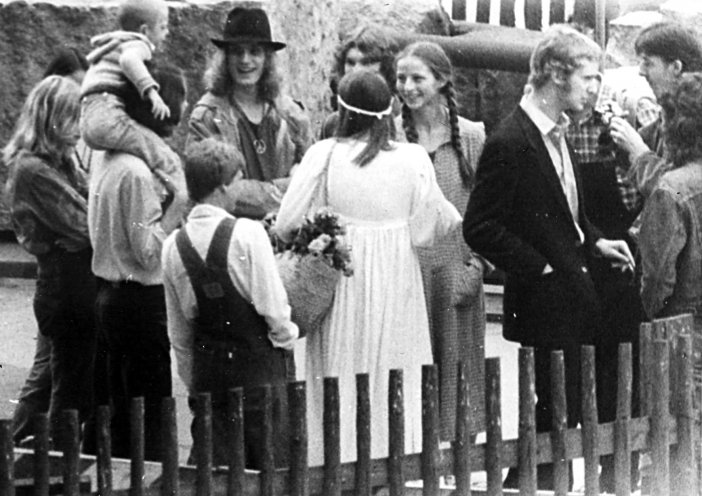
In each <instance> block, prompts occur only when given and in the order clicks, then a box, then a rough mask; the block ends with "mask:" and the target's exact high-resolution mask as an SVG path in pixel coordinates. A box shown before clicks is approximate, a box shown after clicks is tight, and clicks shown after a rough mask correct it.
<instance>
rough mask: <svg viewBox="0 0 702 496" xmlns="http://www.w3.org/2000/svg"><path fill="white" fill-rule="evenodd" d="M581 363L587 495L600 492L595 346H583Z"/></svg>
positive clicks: (590, 495) (592, 495)
mask: <svg viewBox="0 0 702 496" xmlns="http://www.w3.org/2000/svg"><path fill="white" fill-rule="evenodd" d="M580 356H581V359H580V364H581V367H582V369H581V370H582V374H581V378H582V387H581V391H580V397H581V400H582V405H581V408H582V410H581V411H582V424H583V430H582V437H583V457H584V458H585V495H586V496H596V495H598V494H600V476H599V472H598V470H599V464H600V458H599V456H597V428H598V418H597V386H596V375H595V347H594V346H583V347H581V355H580Z"/></svg>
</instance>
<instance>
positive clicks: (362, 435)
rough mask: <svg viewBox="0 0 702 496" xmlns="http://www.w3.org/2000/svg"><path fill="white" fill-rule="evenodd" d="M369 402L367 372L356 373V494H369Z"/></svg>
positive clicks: (366, 495)
mask: <svg viewBox="0 0 702 496" xmlns="http://www.w3.org/2000/svg"><path fill="white" fill-rule="evenodd" d="M370 423H371V404H370V395H369V381H368V374H358V375H356V481H355V486H356V490H355V494H356V496H370V493H371V485H370V475H371V425H370Z"/></svg>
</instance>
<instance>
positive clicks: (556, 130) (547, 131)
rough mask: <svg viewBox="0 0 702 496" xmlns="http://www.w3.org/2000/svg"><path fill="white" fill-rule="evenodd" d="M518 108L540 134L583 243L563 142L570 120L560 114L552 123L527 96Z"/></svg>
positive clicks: (572, 173)
mask: <svg viewBox="0 0 702 496" xmlns="http://www.w3.org/2000/svg"><path fill="white" fill-rule="evenodd" d="M519 106H520V107H521V108H522V110H524V112H525V113H526V114H527V116H528V117H529V119H531V121H532V122H533V123H534V125H536V127H537V128H538V129H539V132H540V133H541V139H542V140H543V142H544V145H546V149H547V150H548V155H549V157H551V162H552V163H553V167H554V168H555V169H556V174H558V178H559V179H560V182H561V187H562V188H563V193H564V194H565V197H566V200H567V202H568V207H569V209H570V213H571V216H572V217H573V224H575V229H576V230H577V231H578V236H579V237H580V242H584V241H585V234H584V233H583V231H582V229H580V225H579V224H578V218H579V208H580V206H579V205H578V187H577V184H576V182H575V171H574V170H573V161H572V160H571V158H570V152H569V151H568V146H567V144H566V140H565V130H566V129H567V128H568V124H569V123H570V119H569V118H568V116H567V115H566V114H563V113H562V114H561V115H560V117H559V119H558V122H554V121H553V120H552V119H551V118H550V117H549V116H547V115H546V114H545V113H543V112H542V111H541V109H540V108H539V107H537V106H536V105H535V104H534V102H532V101H531V99H530V98H529V96H528V95H525V96H524V97H522V100H521V101H520V102H519Z"/></svg>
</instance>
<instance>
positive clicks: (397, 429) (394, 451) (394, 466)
mask: <svg viewBox="0 0 702 496" xmlns="http://www.w3.org/2000/svg"><path fill="white" fill-rule="evenodd" d="M404 401H405V398H404V394H403V389H402V369H392V370H390V384H389V388H388V422H389V424H390V425H389V432H388V438H389V439H388V440H389V442H390V446H389V453H388V479H389V480H388V486H389V490H390V496H400V495H402V494H404V488H405V478H404V471H403V467H402V461H403V460H404V459H405V405H404Z"/></svg>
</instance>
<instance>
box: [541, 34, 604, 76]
mask: <svg viewBox="0 0 702 496" xmlns="http://www.w3.org/2000/svg"><path fill="white" fill-rule="evenodd" d="M601 55H602V50H601V49H600V47H599V46H598V45H597V43H595V42H594V41H593V40H591V39H590V38H588V37H587V36H585V35H584V34H582V33H580V32H578V31H576V30H575V29H573V28H572V27H570V26H566V25H563V24H554V25H553V26H551V27H550V28H549V29H547V30H546V31H545V37H544V39H543V40H542V41H541V42H539V44H538V45H537V46H536V48H535V49H534V52H533V53H532V54H531V60H530V61H529V66H530V73H529V84H530V85H531V86H532V87H533V88H535V89H540V88H543V86H544V85H545V84H546V83H547V82H548V81H549V79H550V78H551V75H552V74H557V75H559V76H561V77H564V78H567V77H569V76H570V75H571V74H572V73H573V72H575V71H576V70H577V69H578V68H579V67H581V66H582V64H583V61H585V60H587V61H591V62H599V61H600V57H601Z"/></svg>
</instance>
